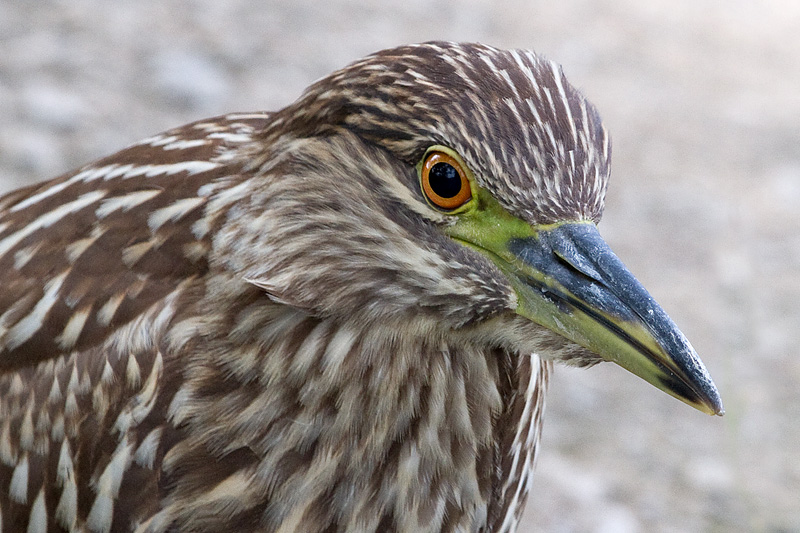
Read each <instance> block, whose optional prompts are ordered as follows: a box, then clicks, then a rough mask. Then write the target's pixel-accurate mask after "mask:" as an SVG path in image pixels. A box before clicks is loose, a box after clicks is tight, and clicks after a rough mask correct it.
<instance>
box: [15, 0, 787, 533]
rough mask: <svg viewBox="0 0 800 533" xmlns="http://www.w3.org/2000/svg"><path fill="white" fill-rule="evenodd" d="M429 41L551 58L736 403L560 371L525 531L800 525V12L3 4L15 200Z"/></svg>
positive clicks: (688, 6) (502, 3) (626, 209)
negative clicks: (723, 411)
mask: <svg viewBox="0 0 800 533" xmlns="http://www.w3.org/2000/svg"><path fill="white" fill-rule="evenodd" d="M431 39H450V40H469V41H481V42H486V43H489V44H493V45H497V46H502V47H518V48H531V49H534V50H537V51H539V52H540V53H543V54H544V55H546V56H548V57H550V58H551V59H555V60H557V61H558V62H560V63H562V64H563V65H564V68H565V70H566V72H567V75H568V76H569V78H570V79H571V80H572V82H573V83H574V84H575V85H577V86H578V87H581V88H582V89H583V90H584V92H585V93H586V94H587V95H589V97H590V99H591V100H592V101H593V102H594V103H595V104H596V105H597V107H598V108H599V109H600V112H601V114H602V115H603V116H604V118H605V121H606V124H607V126H608V127H609V129H610V130H611V132H612V135H613V137H614V177H613V179H612V183H611V187H610V189H609V192H608V201H607V208H606V216H605V218H604V221H603V223H602V224H601V230H602V231H603V233H604V235H605V236H606V238H607V240H608V241H609V242H610V243H611V245H612V247H613V248H615V250H616V251H617V253H618V254H619V255H620V256H621V257H622V258H623V260H625V261H626V262H627V263H628V266H629V267H630V268H631V270H633V272H634V273H636V274H637V276H638V277H639V278H640V279H641V280H642V281H643V282H644V284H645V286H647V287H648V288H649V289H650V291H651V292H652V293H653V295H654V296H655V297H656V298H657V299H658V300H659V301H660V302H661V304H662V305H663V306H664V307H665V308H666V309H667V310H668V312H670V314H671V315H672V317H673V318H674V319H675V321H676V322H677V323H678V324H679V325H680V326H681V327H682V328H683V330H684V332H685V333H686V334H687V336H688V337H689V338H690V339H692V341H693V343H694V345H695V347H696V348H697V351H698V352H699V353H700V355H701V356H702V357H703V359H704V361H705V362H706V365H707V366H708V368H709V370H710V371H711V373H712V374H713V376H714V378H715V380H716V382H717V385H718V386H719V387H720V389H721V392H722V394H723V398H724V400H725V402H726V407H727V411H728V413H727V415H726V416H725V417H724V418H710V417H707V416H705V415H702V414H699V413H697V412H694V411H693V410H691V409H690V408H688V407H686V406H684V405H683V404H681V403H679V402H677V401H675V400H673V399H671V398H669V397H668V396H666V395H664V394H662V393H660V392H658V391H656V390H655V389H653V388H652V387H650V386H648V385H646V384H645V383H644V382H642V381H640V380H637V379H635V378H634V377H632V376H631V375H628V374H627V373H625V372H624V371H622V370H620V369H618V368H616V367H612V366H611V365H601V366H600V367H597V368H594V369H591V370H575V369H568V368H558V369H557V371H556V373H555V377H554V382H553V386H552V389H551V394H550V397H549V407H548V410H549V412H548V416H547V420H546V423H545V436H544V446H543V451H542V454H541V456H540V461H539V466H538V471H537V475H536V478H535V487H534V491H533V494H532V496H531V498H530V500H529V503H528V508H527V514H526V519H525V523H524V525H523V527H522V528H521V530H522V532H524V533H528V532H540V531H542V532H543V531H556V532H560V531H564V532H570V531H587V532H603V533H606V532H609V533H625V532H637V531H664V532H682V531H712V532H718V531H767V532H775V533H778V532H790V531H798V532H800V426H798V422H799V421H800V357H798V353H797V352H798V349H797V346H798V344H800V231H798V229H800V3H798V2H794V1H792V0H783V1H781V0H772V1H760V2H754V1H746V0H727V1H725V0H707V1H694V0H651V1H647V2H644V1H641V0H619V1H612V0H604V1H603V0H601V1H589V0H563V1H544V0H534V1H523V0H519V1H514V0H499V1H491V0H467V1H446V2H425V1H422V0H407V1H405V2H402V3H401V2H398V3H393V4H391V5H390V4H389V3H388V2H387V3H384V2H379V1H377V0H373V1H366V2H356V1H347V0H336V1H327V2H323V1H313V0H300V1H292V2H289V1H286V2H278V1H267V2H255V1H251V2H246V1H242V0H238V1H237V0H234V1H227V2H218V1H212V0H208V1H196V2H178V1H164V0H140V1H138V2H123V1H110V0H105V1H104V0H69V1H52V0H39V1H35V2H34V1H29V0H0V190H3V191H5V190H9V189H12V188H15V187H18V186H21V185H23V184H26V183H30V182H33V181H37V180H42V179H45V178H50V177H54V176H55V175H57V174H60V173H62V172H65V171H67V170H70V169H72V168H74V167H76V166H79V165H81V164H83V163H86V162H89V161H91V160H93V159H95V158H97V157H100V156H103V155H106V154H108V153H111V152H114V151H116V150H118V149H120V148H122V147H124V146H125V145H127V144H129V143H131V142H133V141H136V140H138V139H140V138H143V137H145V136H148V135H150V134H152V133H156V132H158V131H161V130H163V129H166V128H169V127H171V126H176V125H180V124H182V123H185V122H188V121H191V120H194V119H198V118H203V117H207V116H213V115H216V114H220V113H225V112H229V111H253V110H273V109H277V108H279V107H281V106H283V105H285V104H287V103H288V102H290V101H292V100H293V99H294V98H296V97H297V96H298V95H299V94H300V92H301V90H302V89H303V88H304V87H305V86H306V85H308V84H309V83H310V82H311V81H313V80H315V79H316V78H318V77H320V76H323V75H325V74H327V73H328V72H330V71H332V70H333V69H335V68H338V67H341V66H343V65H345V64H346V63H348V62H350V61H352V60H355V59H357V58H359V57H361V56H363V55H365V54H367V53H369V52H372V51H375V50H378V49H381V48H387V47H390V46H395V45H398V44H402V43H407V42H418V41H425V40H431ZM0 290H2V289H0Z"/></svg>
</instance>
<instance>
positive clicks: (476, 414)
mask: <svg viewBox="0 0 800 533" xmlns="http://www.w3.org/2000/svg"><path fill="white" fill-rule="evenodd" d="M509 54H517V55H509ZM520 54H521V55H520ZM487 58H494V59H493V60H494V61H495V63H494V64H492V62H491V61H488V60H487ZM487 61H488V62H487ZM492 65H493V66H494V67H495V68H499V67H498V65H499V66H500V67H502V68H503V69H505V72H510V73H511V74H510V78H508V79H506V78H504V77H500V75H499V73H498V72H493V71H492V68H491V67H492ZM515 65H516V66H515ZM520 65H521V66H520ZM523 67H524V68H523ZM434 81H436V83H434ZM509 83H510V84H511V85H514V86H516V88H515V87H512V86H510V85H509ZM562 84H565V81H563V75H562V74H561V73H560V71H559V70H558V69H557V68H556V67H554V66H553V65H551V64H550V63H548V62H545V61H543V60H540V59H538V58H536V57H535V56H533V55H532V54H530V53H521V52H520V53H517V52H513V53H509V52H503V51H498V50H495V49H491V48H488V47H482V46H479V45H452V44H446V43H434V44H429V45H423V46H421V47H406V48H400V49H396V50H394V51H389V52H383V53H380V54H377V55H375V56H371V57H370V58H367V59H366V60H363V61H361V62H358V63H355V64H354V65H352V66H351V67H348V68H347V69H344V70H342V71H340V72H338V73H335V74H334V75H332V76H331V77H329V78H327V79H326V80H323V81H321V82H320V83H318V84H316V85H314V86H312V87H311V88H310V89H309V91H308V92H307V93H306V94H305V96H303V97H302V98H301V99H300V100H299V101H298V102H297V103H295V104H293V105H292V106H289V107H287V108H286V109H285V110H282V111H280V112H278V113H276V114H267V113H255V114H251V115H228V116H225V117H219V118H216V119H211V120H208V121H201V122H197V123H194V124H189V125H187V126H184V127H182V128H178V129H175V130H171V131H169V132H165V133H164V134H161V135H158V136H156V137H153V138H151V139H148V140H146V141H143V142H141V143H139V144H137V145H134V146H132V147H129V148H127V149H125V150H123V151H121V152H119V153H117V154H114V155H112V156H110V157H108V158H106V159H103V160H100V161H98V162H97V163H94V164H93V165H90V166H87V167H84V168H82V169H79V170H78V171H76V172H73V173H69V174H66V175H64V176H61V177H60V178H57V179H55V180H52V181H50V182H46V183H43V184H41V185H36V186H33V187H29V188H26V189H22V190H20V191H15V192H12V193H10V194H9V195H6V196H5V197H3V198H0V273H2V274H0V276H2V284H3V287H4V290H3V291H0V372H1V374H0V520H1V521H2V522H1V523H2V526H3V527H5V528H9V527H10V528H12V530H24V529H25V528H28V527H31V528H34V529H36V528H40V529H41V530H43V531H44V530H49V531H59V530H65V529H66V530H70V529H72V530H90V531H133V530H136V531H151V532H158V531H198V532H199V531H223V530H234V531H243V532H244V531H281V532H285V531H304V532H315V531H320V532H321V531H370V530H371V531H394V530H397V531H513V530H514V529H515V527H516V523H517V521H518V519H519V516H520V514H521V511H522V506H523V504H524V501H525V497H526V495H527V491H528V487H529V481H530V469H531V468H532V464H533V461H534V458H535V452H536V448H537V445H538V440H539V430H540V424H541V415H542V409H543V407H544V401H543V400H544V392H545V389H546V384H547V376H548V372H549V364H550V363H549V362H544V361H543V360H541V359H540V358H539V357H538V356H536V355H528V354H521V353H518V352H517V351H515V350H512V349H510V348H509V347H508V346H507V345H506V344H503V342H501V340H498V339H501V335H499V334H497V333H496V332H497V331H501V332H502V331H506V330H509V331H511V330H513V331H514V332H515V334H516V335H517V336H518V337H522V338H525V339H526V343H527V344H526V346H534V347H538V348H541V349H542V350H543V351H547V352H548V353H549V354H550V355H551V356H553V357H559V356H566V355H568V354H570V353H572V352H571V351H574V350H575V347H574V346H573V345H571V344H569V343H568V342H566V341H564V340H563V339H561V338H560V337H557V336H556V335H555V334H552V333H549V332H548V331H546V330H543V329H542V328H539V327H538V326H535V325H532V324H531V323H529V322H528V321H526V320H524V319H522V318H520V317H518V316H516V315H514V314H513V313H512V312H510V311H512V310H513V303H514V302H513V298H514V296H513V291H512V290H511V288H510V287H509V285H508V282H507V281H506V280H505V278H504V277H503V275H502V274H501V273H500V272H499V271H498V270H497V268H496V267H495V266H494V265H492V264H491V263H489V262H487V261H485V260H481V259H480V258H479V257H478V256H477V255H476V254H474V253H472V252H471V251H469V250H467V249H466V248H464V247H462V246H460V245H458V244H456V243H455V242H453V241H452V240H450V239H448V238H446V237H445V236H444V235H443V234H442V233H441V231H440V228H441V226H442V225H445V224H447V223H448V222H447V220H446V219H445V217H443V216H442V215H441V214H438V213H436V212H433V211H431V210H430V209H429V208H428V207H427V204H425V202H424V200H423V199H422V198H421V197H420V195H419V190H418V185H417V182H416V172H415V170H414V164H416V161H417V158H418V157H419V156H420V155H421V153H422V152H423V151H424V150H425V148H426V147H427V146H429V145H431V144H435V143H445V144H448V145H450V146H453V147H454V148H456V149H458V150H459V151H460V152H461V153H462V154H463V155H464V158H465V160H467V161H468V162H469V163H470V164H471V165H472V166H473V167H474V168H475V169H476V173H478V174H480V175H481V176H492V175H493V176H499V177H498V179H499V180H500V181H499V182H498V184H496V186H495V189H494V190H495V191H496V193H497V194H498V200H499V201H500V202H501V203H502V204H503V205H504V206H506V207H507V208H509V209H512V210H516V212H517V213H518V214H519V216H521V217H526V218H528V219H529V220H530V221H547V220H551V219H553V217H558V216H561V215H563V214H564V213H567V212H569V213H571V214H572V215H575V216H584V217H588V218H592V217H598V216H599V213H600V211H601V210H602V195H603V193H604V190H605V178H606V177H607V156H608V141H607V137H606V135H605V132H604V130H602V126H601V125H600V123H599V119H598V118H597V117H596V113H595V112H594V110H593V108H591V106H589V104H587V103H586V102H585V101H584V100H583V99H582V97H580V95H578V94H577V93H576V92H575V91H574V90H573V89H572V88H571V87H569V86H568V85H567V86H566V87H567V88H566V89H564V87H563V86H562ZM423 89H424V90H423ZM517 89H519V92H517ZM559 91H560V92H559ZM515 93H516V94H515ZM545 93H546V94H548V95H549V96H545ZM562 96H563V100H559V98H561V97H562ZM485 97H491V98H488V100H487V99H486V98H485ZM482 98H483V99H484V100H482ZM509 98H517V99H519V102H518V103H520V106H522V104H525V105H526V106H528V107H526V108H524V109H523V107H520V109H523V111H520V112H514V111H513V109H511V108H508V110H504V111H498V114H497V116H496V117H494V121H493V122H492V121H490V122H492V123H491V124H490V123H487V121H486V119H487V117H486V115H485V113H486V109H484V108H483V107H481V106H482V105H484V106H485V105H486V101H491V105H492V109H494V106H495V104H498V103H499V102H507V100H508V99H509ZM554 99H555V102H557V103H558V105H559V106H561V107H558V106H557V105H556V104H554ZM548 102H549V103H548ZM528 104H530V105H528ZM531 106H533V107H531ZM536 106H539V107H540V108H539V109H538V111H536V109H537V108H536ZM525 109H527V110H525ZM560 110H561V111H560ZM566 110H572V111H574V112H575V113H578V112H582V113H583V114H582V115H581V116H580V117H578V118H576V119H575V122H576V123H577V124H578V125H579V126H580V131H578V132H573V133H572V140H573V141H574V143H575V144H576V146H578V147H579V150H578V151H577V152H576V153H577V163H575V164H577V165H578V167H576V168H580V171H578V170H575V169H573V171H572V172H570V173H566V172H564V173H562V174H559V175H562V177H563V178H564V181H563V182H562V188H563V191H561V190H560V189H559V194H560V196H558V195H556V196H555V197H551V196H547V200H546V201H545V200H544V199H540V200H541V203H540V204H539V205H537V204H536V203H535V202H537V201H539V200H537V198H539V197H538V196H537V195H540V196H542V195H545V193H548V192H552V191H549V189H548V187H551V186H552V185H551V184H550V182H549V181H547V176H548V174H547V172H550V171H552V170H553V169H554V167H553V165H554V164H555V163H554V161H558V160H559V157H563V154H559V153H557V152H558V150H555V151H553V150H551V149H549V148H547V146H545V145H546V144H547V142H549V141H547V142H545V141H544V140H543V139H545V133H543V131H544V130H542V128H544V126H543V125H542V122H541V121H543V123H544V124H545V125H546V126H547V128H550V130H551V133H552V132H553V131H555V132H556V133H557V134H558V136H561V135H568V133H565V132H563V131H561V128H563V127H568V126H570V124H566V125H565V124H564V123H563V120H564V117H563V116H562V114H561V113H562V111H564V112H566ZM535 111H536V112H537V113H539V115H538V118H537V116H535V115H534V114H532V113H534V112H535ZM481 113H483V115H481ZM537 120H538V121H539V122H537ZM526 121H529V122H531V124H530V125H529V126H530V128H529V130H526V131H527V133H526V134H525V136H527V137H526V138H527V139H528V141H529V140H530V138H529V137H530V136H531V135H532V136H534V137H535V138H536V139H537V140H538V141H537V142H539V141H541V142H540V144H541V146H539V145H535V144H534V145H530V144H528V145H525V146H523V144H524V143H523V144H521V142H522V141H520V140H519V139H517V138H516V137H515V136H514V135H515V134H514V130H515V128H517V127H518V126H519V124H524V125H526V127H528V124H527V122H526ZM493 128H494V129H493ZM545 129H546V128H545ZM559 139H560V137H559ZM553 142H554V143H555V144H554V146H553V147H552V148H554V149H555V148H558V146H560V144H559V143H558V142H556V141H553ZM524 150H529V151H530V150H532V151H533V152H535V153H534V154H533V155H530V154H527V155H526V153H525V152H524ZM537 150H540V151H539V152H537ZM502 168H517V169H525V172H527V174H526V173H525V172H521V173H519V174H514V175H513V176H512V175H511V174H508V173H507V172H505V171H503V172H500V173H499V174H498V172H499V170H498V169H502ZM556 170H558V171H559V172H561V171H562V170H563V169H561V168H557V169H556ZM477 171H480V172H477ZM480 179H482V180H483V179H486V178H485V177H481V178H480ZM503 180H508V181H503ZM482 185H484V186H487V184H486V183H483V184H482ZM570 187H572V188H573V189H574V190H575V191H578V192H577V193H576V195H575V196H570V195H569V194H568V191H569V188H570ZM565 191H566V192H565ZM487 339H490V340H487ZM491 339H493V340H491Z"/></svg>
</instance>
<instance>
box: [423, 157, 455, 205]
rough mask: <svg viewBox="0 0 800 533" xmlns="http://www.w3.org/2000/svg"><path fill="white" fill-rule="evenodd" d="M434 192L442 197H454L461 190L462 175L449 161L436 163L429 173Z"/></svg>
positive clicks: (429, 180)
mask: <svg viewBox="0 0 800 533" xmlns="http://www.w3.org/2000/svg"><path fill="white" fill-rule="evenodd" d="M428 183H430V185H431V189H432V190H433V192H435V193H436V194H438V195H439V196H441V197H442V198H452V197H453V196H455V195H457V194H458V193H459V192H460V191H461V176H459V175H458V171H457V170H456V169H455V168H454V167H453V165H451V164H449V163H436V164H435V165H433V167H431V170H430V172H429V173H428Z"/></svg>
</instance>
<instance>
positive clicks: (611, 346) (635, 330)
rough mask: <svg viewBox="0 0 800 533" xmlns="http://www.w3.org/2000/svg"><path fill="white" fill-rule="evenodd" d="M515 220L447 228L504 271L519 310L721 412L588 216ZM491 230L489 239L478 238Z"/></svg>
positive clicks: (695, 366) (698, 370)
mask: <svg viewBox="0 0 800 533" xmlns="http://www.w3.org/2000/svg"><path fill="white" fill-rule="evenodd" d="M519 222H521V221H519V220H518V219H517V220H515V221H514V224H513V227H512V225H510V224H505V225H504V226H502V227H505V228H509V229H510V231H508V230H507V231H502V232H501V233H502V234H503V235H502V236H501V235H498V234H497V233H496V232H483V231H478V232H476V231H474V230H475V229H476V228H472V229H471V230H470V229H469V228H468V230H467V231H462V230H460V229H458V228H455V229H454V231H453V232H452V233H454V234H453V236H454V237H455V238H456V239H458V240H459V241H461V242H463V243H464V244H467V245H470V246H472V247H473V248H476V249H479V250H481V251H483V252H484V253H485V254H486V255H488V256H489V257H490V258H491V259H492V260H494V262H495V263H496V264H497V265H498V266H499V267H500V269H501V270H503V271H504V273H505V274H506V276H508V278H509V280H510V281H511V283H512V285H513V287H514V289H515V290H516V293H517V296H518V309H517V313H518V314H520V315H522V316H525V317H527V318H528V319H530V320H532V321H534V322H536V323H538V324H541V325H542V326H545V327H547V328H549V329H551V330H553V331H555V332H556V333H558V334H560V335H562V336H564V337H566V338H568V339H570V340H572V341H573V342H576V343H578V344H580V345H581V346H583V347H585V348H587V349H589V350H591V351H592V352H594V353H596V354H597V355H599V356H600V357H602V358H603V359H604V360H607V361H613V362H615V363H617V364H618V365H620V366H621V367H623V368H625V369H627V370H629V371H630V372H632V373H634V374H636V375H637V376H639V377H641V378H642V379H644V380H645V381H647V382H649V383H651V384H653V385H655V386H656V387H658V388H659V389H661V390H663V391H664V392H666V393H668V394H670V395H672V396H674V397H675V398H678V399H679V400H681V401H683V402H685V403H687V404H689V405H691V406H692V407H695V408H696V409H699V410H700V411H703V412H705V413H708V414H712V415H713V414H717V415H722V414H723V413H724V410H723V407H722V400H721V399H720V396H719V392H717V389H716V387H715V386H714V383H713V381H712V380H711V377H710V376H709V375H708V372H707V371H706V369H705V367H704V366H703V363H702V362H701V361H700V359H699V357H698V356H697V354H696V353H695V351H694V349H693V348H692V346H691V345H690V344H689V341H688V340H686V337H684V335H683V333H681V332H680V330H679V329H678V327H677V326H676V325H675V324H674V323H673V322H672V320H671V319H670V318H669V316H667V314H666V313H665V312H664V310H663V309H662V308H661V307H660V306H659V305H658V303H656V301H655V300H654V299H653V298H652V296H650V294H648V292H647V290H645V288H644V287H643V286H642V284H641V283H639V281H637V280H636V278H635V277H633V274H631V273H630V272H629V271H628V269H627V268H626V267H625V265H624V264H623V263H622V261H620V260H619V258H618V257H617V256H616V255H615V254H614V252H612V251H611V248H610V247H609V246H608V245H607V244H606V242H605V241H604V240H603V238H602V237H600V233H599V232H598V231H597V227H596V226H595V225H594V224H593V223H591V222H571V223H563V224H558V225H550V226H545V227H539V228H537V227H533V228H532V227H531V226H528V225H527V224H526V231H524V232H523V231H520V230H521V226H520V225H519V224H518V223H519ZM468 225H474V224H472V223H470V224H468ZM480 225H482V224H480ZM494 227H495V228H497V227H498V226H497V225H495V226H494ZM490 233H494V235H493V236H492V237H491V238H488V239H481V238H480V234H482V235H484V236H487V237H488V234H490ZM526 233H527V234H526ZM476 237H477V238H476ZM477 241H484V242H477ZM486 252H489V253H488V254H487V253H486Z"/></svg>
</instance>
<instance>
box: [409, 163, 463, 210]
mask: <svg viewBox="0 0 800 533" xmlns="http://www.w3.org/2000/svg"><path fill="white" fill-rule="evenodd" d="M420 179H421V181H422V190H423V192H424V193H425V196H426V197H427V198H428V201H430V203H431V204H433V205H434V206H436V207H438V208H439V209H444V210H446V211H452V210H453V209H457V208H459V207H461V206H462V205H464V204H465V203H467V202H469V201H470V199H472V191H471V189H470V186H469V180H468V179H467V173H466V172H465V171H464V169H463V168H462V166H461V163H459V162H458V161H456V159H455V158H454V157H452V156H450V155H448V154H446V153H444V152H439V151H436V150H434V151H431V152H429V153H428V154H427V155H426V156H425V160H424V161H423V162H422V169H421V175H420Z"/></svg>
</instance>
